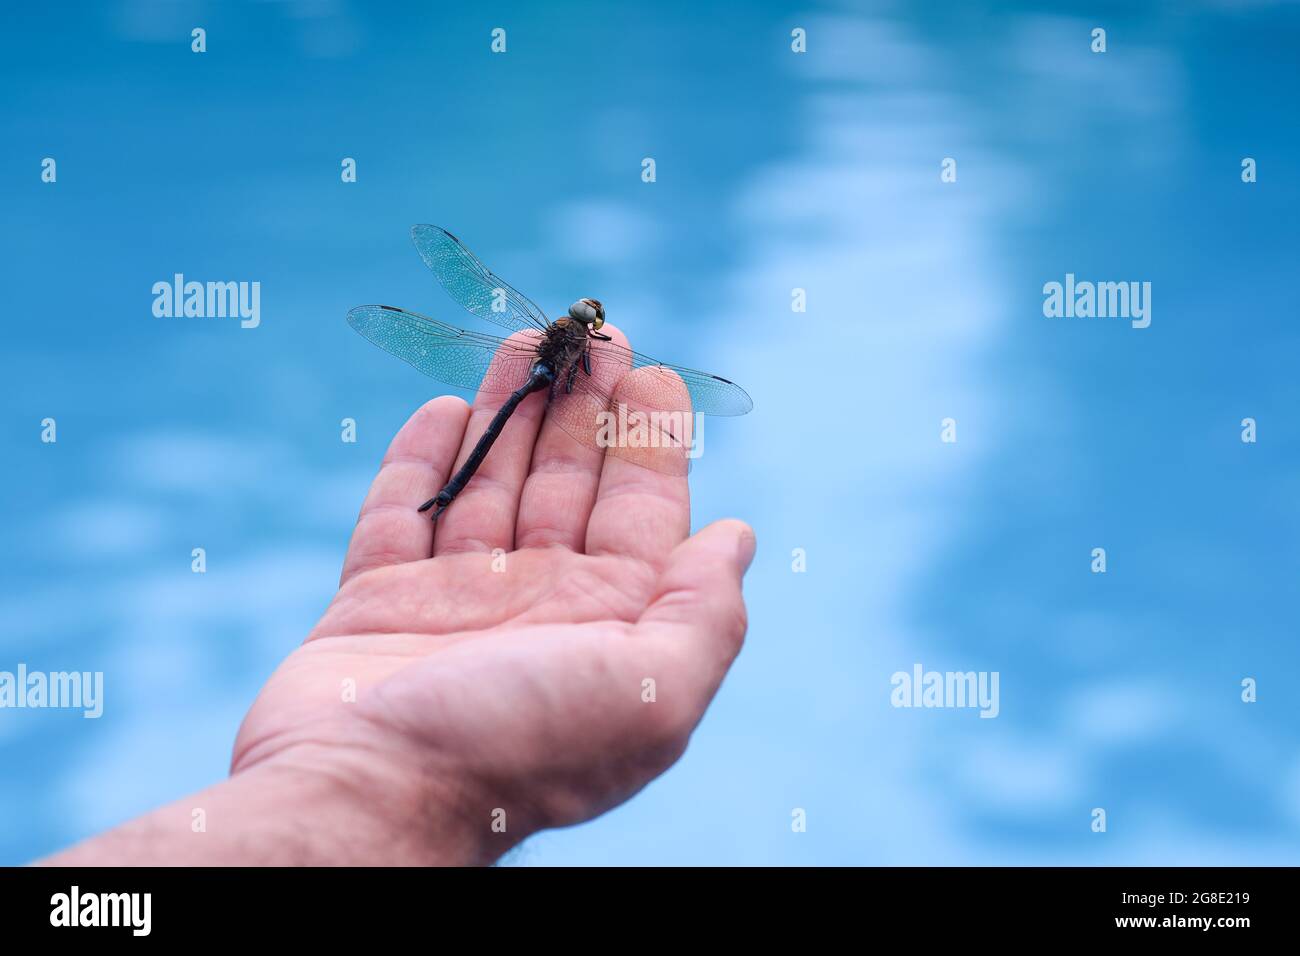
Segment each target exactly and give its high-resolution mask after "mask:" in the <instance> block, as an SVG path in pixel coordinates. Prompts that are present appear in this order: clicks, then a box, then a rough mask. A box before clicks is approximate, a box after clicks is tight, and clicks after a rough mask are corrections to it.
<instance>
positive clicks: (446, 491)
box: [420, 361, 555, 521]
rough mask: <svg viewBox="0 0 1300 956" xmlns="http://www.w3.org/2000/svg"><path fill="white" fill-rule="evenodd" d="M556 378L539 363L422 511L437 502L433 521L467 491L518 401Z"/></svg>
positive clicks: (549, 367)
mask: <svg viewBox="0 0 1300 956" xmlns="http://www.w3.org/2000/svg"><path fill="white" fill-rule="evenodd" d="M554 381H555V372H554V370H552V368H551V366H550V365H548V364H547V363H546V362H544V361H538V362H536V363H535V364H534V365H533V368H532V371H531V372H530V373H529V375H528V381H526V382H524V384H523V385H520V386H519V387H518V388H517V389H515V390H514V391H513V392H511V393H510V397H509V398H507V399H506V400H505V401H504V402H503V403H502V405H501V407H500V408H498V409H497V413H496V414H495V415H493V416H492V421H490V422H488V427H487V429H486V430H485V431H484V432H483V434H482V436H481V437H480V438H479V440H478V441H477V442H476V443H475V444H474V450H473V451H471V452H470V453H469V457H468V458H466V459H465V464H463V465H461V466H460V468H458V469H457V470H456V474H454V475H452V476H451V479H450V480H449V481H448V482H447V484H445V485H444V486H443V488H442V490H441V491H439V492H438V493H437V494H436V495H434V496H433V497H432V498H430V499H429V500H428V501H426V502H425V503H424V504H422V505H420V510H421V511H428V510H429V509H430V508H432V507H433V506H434V505H437V506H438V510H437V511H435V512H434V513H433V520H434V521H437V520H438V516H439V515H440V514H442V513H443V512H444V511H446V510H447V506H448V505H450V504H451V503H452V502H453V501H455V500H456V496H457V495H458V494H460V493H461V491H463V490H464V488H465V485H467V484H468V483H469V480H470V479H471V478H473V477H474V472H476V471H478V466H479V465H481V464H483V459H484V458H486V457H487V453H488V452H489V451H490V450H491V448H492V445H493V443H495V442H496V440H497V438H498V436H500V434H501V430H502V429H503V428H505V427H506V422H508V421H509V420H510V416H511V415H513V414H514V413H515V409H516V408H518V407H519V403H520V402H522V401H523V400H524V399H525V398H527V397H528V396H529V395H531V394H532V393H533V392H540V391H541V390H542V389H544V388H550V387H551V383H552V382H554Z"/></svg>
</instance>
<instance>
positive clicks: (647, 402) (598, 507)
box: [586, 367, 691, 568]
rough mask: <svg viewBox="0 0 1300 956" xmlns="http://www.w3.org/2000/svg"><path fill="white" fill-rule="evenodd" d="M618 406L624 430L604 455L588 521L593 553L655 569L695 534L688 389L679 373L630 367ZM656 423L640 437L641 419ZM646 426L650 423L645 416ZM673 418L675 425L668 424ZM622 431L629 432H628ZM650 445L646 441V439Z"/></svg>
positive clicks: (616, 396)
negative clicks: (652, 419)
mask: <svg viewBox="0 0 1300 956" xmlns="http://www.w3.org/2000/svg"><path fill="white" fill-rule="evenodd" d="M612 404H613V407H614V408H615V409H616V410H617V412H616V414H617V415H619V416H620V417H622V418H623V419H624V420H625V422H626V423H627V427H624V426H622V425H620V426H618V429H617V432H618V434H617V437H616V438H615V443H614V445H612V446H611V447H610V448H609V449H608V450H607V451H606V454H605V461H604V465H603V467H602V469H601V474H600V487H599V488H598V489H597V492H596V504H595V506H594V507H593V508H592V511H591V520H590V521H589V522H588V524H587V544H586V550H587V553H588V554H620V555H625V556H628V557H634V558H638V559H639V560H642V561H645V562H648V563H649V564H651V565H652V566H654V567H656V568H658V567H662V566H663V562H664V561H665V560H666V559H667V557H668V554H669V552H671V551H672V549H673V548H675V547H676V546H677V545H678V544H679V543H681V541H682V540H683V539H684V538H685V537H686V536H687V535H688V534H689V533H690V530H691V494H690V489H689V487H688V486H687V483H686V471H687V468H686V466H687V458H686V449H687V448H689V445H690V436H689V430H690V425H691V415H690V412H689V411H679V412H671V413H661V412H659V411H658V409H666V408H678V409H689V408H690V407H691V405H690V398H689V395H688V393H687V390H686V386H685V385H684V384H683V383H682V381H681V379H679V378H678V377H677V376H676V375H674V374H673V373H671V372H668V371H666V370H664V369H660V368H655V367H650V368H638V369H633V370H632V371H631V372H629V373H628V374H627V375H625V376H623V378H622V379H621V380H620V381H619V383H618V388H617V390H616V391H615V393H614V400H613V403H612ZM649 414H653V415H654V416H656V419H655V421H656V424H654V425H651V426H650V427H648V428H646V429H644V430H643V432H642V438H641V439H640V440H638V439H637V438H636V435H635V431H636V428H637V426H636V424H635V423H636V421H637V416H638V415H641V416H647V415H649ZM642 421H643V422H644V421H645V418H644V417H643V418H642ZM669 421H672V422H675V424H663V423H667V422H669ZM624 432H625V433H626V434H624ZM647 437H648V438H650V439H652V440H650V441H647V440H646V438H647Z"/></svg>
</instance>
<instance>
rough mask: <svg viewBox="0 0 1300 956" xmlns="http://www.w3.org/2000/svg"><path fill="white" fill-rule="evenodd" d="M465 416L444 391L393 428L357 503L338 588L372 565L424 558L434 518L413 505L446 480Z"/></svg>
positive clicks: (461, 405) (457, 402) (462, 408)
mask: <svg viewBox="0 0 1300 956" xmlns="http://www.w3.org/2000/svg"><path fill="white" fill-rule="evenodd" d="M468 420H469V406H468V405H467V404H465V402H464V401H463V400H462V399H459V398H456V397H454V396H451V395H444V396H442V397H441V398H435V399H434V400H433V401H431V402H426V403H425V404H424V405H423V406H422V407H421V408H420V409H419V411H417V412H416V413H415V414H414V415H412V416H411V418H410V420H408V421H407V423H406V424H405V425H403V426H402V427H401V429H400V430H398V432H397V435H396V437H394V438H393V441H392V444H390V445H389V446H388V452H387V454H385V455H384V461H383V464H382V465H380V466H379V475H378V476H377V477H376V478H375V480H374V482H373V483H372V484H371V486H370V493H369V494H367V495H366V500H365V503H364V504H363V505H362V506H361V514H360V516H358V518H357V526H356V529H355V530H354V531H353V532H352V542H351V544H349V545H348V554H347V557H346V558H344V560H343V576H342V579H341V580H340V581H339V586H340V587H342V586H343V585H344V584H346V583H347V582H348V580H349V579H350V578H353V577H355V576H356V575H358V574H360V573H361V572H363V571H369V570H370V569H371V568H377V567H380V566H382V565H386V564H402V563H404V562H407V561H419V560H421V559H423V558H427V557H429V555H430V554H431V553H432V551H433V522H431V521H430V520H429V517H428V515H422V514H420V513H419V512H417V511H416V508H418V507H419V506H420V504H421V503H422V502H424V501H426V500H428V499H429V498H430V497H431V496H433V495H434V494H437V491H438V489H439V488H441V487H442V486H443V485H444V484H446V481H447V475H448V472H449V471H450V469H451V463H452V459H453V457H454V456H455V454H456V451H457V449H459V448H460V444H461V439H462V438H463V437H464V434H465V423H466V422H467V421H468Z"/></svg>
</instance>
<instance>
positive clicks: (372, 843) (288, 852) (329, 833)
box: [39, 754, 495, 866]
mask: <svg viewBox="0 0 1300 956" xmlns="http://www.w3.org/2000/svg"><path fill="white" fill-rule="evenodd" d="M295 757H296V759H293V760H280V761H267V762H265V763H261V764H258V765H256V766H253V767H250V768H249V769H247V770H244V771H241V772H239V773H237V774H234V775H233V776H231V777H229V778H228V779H226V780H224V781H222V782H221V783H219V784H216V785H215V786H212V787H209V788H207V789H206V790H202V791H200V792H199V793H196V794H194V795H192V796H190V797H186V798H184V799H181V800H178V801H176V802H175V803H172V804H169V805H167V806H165V807H161V808H160V809H158V810H155V811H153V812H152V813H149V814H146V815H145V816H143V817H140V818H138V819H136V820H132V821H130V822H129V823H125V824H123V825H122V826H119V827H117V828H115V829H113V830H110V831H108V832H107V833H104V834H101V835H99V836H96V837H92V838H91V839H88V840H86V841H84V842H83V843H80V844H78V845H77V846H75V847H72V848H71V849H69V850H65V851H63V852H61V853H58V854H56V855H54V856H51V857H48V858H46V859H44V860H41V861H39V862H40V864H41V865H45V866H176V865H185V866H374V865H399V866H402V865H405V866H427V865H464V864H476V863H487V862H491V859H492V857H493V856H494V855H495V854H494V853H489V852H487V851H486V848H485V843H486V841H484V840H483V839H482V838H481V834H480V833H479V832H478V831H479V830H480V828H476V827H472V826H470V825H468V823H467V821H466V820H465V819H464V818H463V817H462V816H461V815H460V813H459V812H458V811H457V810H456V809H455V807H456V801H455V799H454V794H453V793H452V791H451V790H450V789H447V790H445V791H444V792H443V793H442V794H440V795H434V794H433V793H431V792H430V791H429V790H428V789H427V788H424V787H416V786H406V785H397V783H396V782H395V781H393V780H390V779H380V778H378V777H377V776H376V775H375V774H373V773H372V772H371V771H370V770H369V769H367V768H364V767H361V766H346V767H341V766H337V765H336V764H335V763H333V762H328V763H326V762H322V763H321V764H315V765H314V764H313V763H312V760H311V757H312V755H303V754H298V755H295ZM482 829H486V828H482Z"/></svg>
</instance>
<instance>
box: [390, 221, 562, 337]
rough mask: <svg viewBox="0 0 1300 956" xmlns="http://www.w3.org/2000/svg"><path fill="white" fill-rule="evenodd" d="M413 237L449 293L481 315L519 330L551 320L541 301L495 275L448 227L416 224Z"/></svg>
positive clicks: (536, 327)
mask: <svg viewBox="0 0 1300 956" xmlns="http://www.w3.org/2000/svg"><path fill="white" fill-rule="evenodd" d="M411 241H412V242H414V243H415V248H416V251H418V252H419V253H420V258H421V259H423V260H424V264H425V265H427V266H428V267H429V269H430V270H432V272H433V274H434V275H435V276H437V277H438V281H439V282H440V283H442V287H443V288H444V289H446V290H447V294H448V295H450V296H451V297H452V298H453V299H455V300H456V301H457V302H459V303H460V304H461V305H463V306H464V307H465V308H466V309H468V310H469V311H470V312H473V313H474V314H475V315H477V316H478V317H479V318H480V319H486V320H487V321H489V322H495V323H496V324H497V325H503V326H505V327H506V328H508V329H513V330H515V331H522V330H524V329H539V330H542V329H545V328H546V326H547V325H548V324H549V323H548V320H547V318H546V313H545V312H543V311H542V310H541V308H540V307H539V306H538V305H537V303H535V302H534V301H533V300H532V299H530V298H528V296H526V295H524V294H523V293H522V292H519V291H518V290H517V289H515V288H514V287H513V286H511V285H510V284H509V283H508V282H505V281H504V280H502V279H501V278H499V277H498V276H496V275H493V273H492V270H491V269H489V268H488V267H487V266H485V265H483V263H482V262H480V261H479V258H478V256H476V255H474V253H472V252H470V251H469V250H468V249H466V248H465V246H464V245H462V244H461V241H460V240H459V239H457V238H456V237H455V236H453V235H452V234H451V233H449V232H448V231H447V230H446V229H443V228H441V227H439V226H428V225H422V226H412V227H411Z"/></svg>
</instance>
